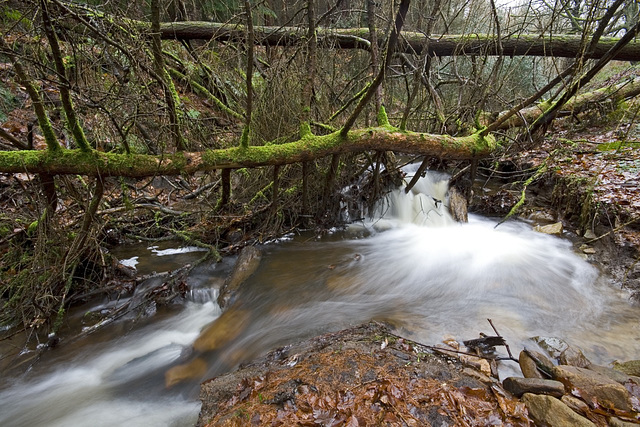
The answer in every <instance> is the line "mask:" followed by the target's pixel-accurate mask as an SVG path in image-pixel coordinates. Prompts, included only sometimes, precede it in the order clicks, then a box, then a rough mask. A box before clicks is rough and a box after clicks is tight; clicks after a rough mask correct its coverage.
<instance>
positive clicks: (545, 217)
mask: <svg viewBox="0 0 640 427" xmlns="http://www.w3.org/2000/svg"><path fill="white" fill-rule="evenodd" d="M529 219H530V220H531V221H539V222H543V221H544V222H551V221H553V220H554V219H555V218H554V217H553V214H552V213H551V212H546V211H535V212H532V213H531V214H530V215H529Z"/></svg>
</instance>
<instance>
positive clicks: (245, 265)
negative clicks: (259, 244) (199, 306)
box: [218, 246, 262, 309]
mask: <svg viewBox="0 0 640 427" xmlns="http://www.w3.org/2000/svg"><path fill="white" fill-rule="evenodd" d="M261 260H262V252H261V251H260V250H259V249H258V248H256V247H255V246H246V247H244V248H242V250H241V251H240V255H238V260H237V261H236V264H235V265H234V266H233V270H232V271H231V274H230V275H229V277H228V278H227V280H225V282H224V284H223V285H222V288H221V289H220V295H219V296H218V305H219V306H220V308H222V309H224V308H225V307H227V306H228V305H230V304H231V303H232V302H233V301H234V300H235V298H236V296H237V293H238V291H239V289H240V287H241V286H242V284H243V283H245V281H246V280H247V279H248V278H249V277H251V275H252V274H253V273H255V271H256V270H257V269H258V267H259V266H260V261H261Z"/></svg>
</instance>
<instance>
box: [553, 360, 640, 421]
mask: <svg viewBox="0 0 640 427" xmlns="http://www.w3.org/2000/svg"><path fill="white" fill-rule="evenodd" d="M553 373H554V378H555V379H556V380H558V381H561V382H562V383H563V384H564V385H565V387H566V388H567V389H568V390H571V393H572V394H574V395H577V396H579V397H580V398H581V399H582V400H584V401H585V402H587V404H589V405H590V406H591V407H596V406H602V407H603V408H607V409H613V408H615V409H618V410H622V411H627V412H630V411H632V405H631V401H630V397H631V396H630V395H629V392H628V391H627V389H626V388H625V387H624V386H623V385H621V384H619V383H617V382H616V381H614V380H612V379H611V378H609V377H607V376H605V375H602V374H599V373H597V372H595V371H591V370H589V369H585V368H578V367H575V366H568V365H559V366H556V367H555V368H554V370H553Z"/></svg>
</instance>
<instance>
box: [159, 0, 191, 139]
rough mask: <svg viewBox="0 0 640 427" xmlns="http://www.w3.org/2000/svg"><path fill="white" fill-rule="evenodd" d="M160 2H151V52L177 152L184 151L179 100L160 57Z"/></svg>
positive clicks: (160, 0)
mask: <svg viewBox="0 0 640 427" xmlns="http://www.w3.org/2000/svg"><path fill="white" fill-rule="evenodd" d="M161 3H162V0H151V50H152V52H153V59H154V68H155V73H156V74H157V76H158V79H159V80H160V84H161V85H162V87H163V89H164V97H165V102H166V103H167V110H168V112H169V129H170V130H171V136H172V138H173V141H174V144H175V146H176V149H177V150H178V151H182V150H184V148H185V147H184V138H183V136H182V130H181V129H180V128H181V126H180V115H179V114H178V105H179V104H180V99H179V97H178V93H177V91H176V88H175V86H174V84H173V80H172V79H171V76H170V75H169V73H168V72H167V70H166V68H165V65H164V58H163V56H162V41H161V38H160V9H161Z"/></svg>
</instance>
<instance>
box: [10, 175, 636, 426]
mask: <svg viewBox="0 0 640 427" xmlns="http://www.w3.org/2000/svg"><path fill="white" fill-rule="evenodd" d="M431 177H432V176H428V177H427V179H423V180H421V181H420V182H419V185H418V186H416V188H414V190H413V191H412V192H411V193H410V194H409V195H404V194H403V193H402V192H401V191H398V192H396V193H393V194H391V195H390V197H389V201H388V202H387V203H386V204H384V205H383V206H381V207H380V211H379V215H378V216H377V217H376V218H375V219H372V220H370V221H367V222H366V223H363V224H354V225H353V226H352V227H350V229H349V230H348V231H347V232H345V233H337V234H336V235H334V236H329V237H325V238H322V239H320V238H315V239H314V238H312V239H311V241H309V236H304V237H298V238H292V239H291V240H290V241H285V242H281V243H279V244H277V245H271V246H267V247H266V248H265V256H264V258H263V262H262V264H261V267H260V269H259V270H258V272H257V273H256V274H255V275H254V276H252V277H251V278H250V279H249V283H248V284H249V286H248V287H247V288H246V289H247V290H246V292H244V293H243V294H241V295H240V296H239V297H238V300H239V301H240V303H238V307H239V308H240V309H242V310H248V311H250V312H251V315H250V318H249V320H248V321H247V322H246V324H243V325H241V327H242V328H243V331H242V333H241V334H240V335H239V336H238V338H237V339H236V340H235V341H233V342H231V343H230V344H229V345H228V346H226V347H224V348H222V349H220V350H218V351H216V352H214V353H213V354H209V355H207V357H208V358H209V363H210V370H209V375H217V374H220V373H222V372H224V370H226V369H229V367H230V366H229V365H230V364H233V363H236V362H238V361H242V360H248V359H250V358H252V357H255V356H256V355H258V354H260V353H263V352H265V351H267V350H269V349H271V348H274V347H276V346H278V345H283V344H285V343H287V342H290V341H291V340H292V339H297V338H301V337H307V336H310V335H313V334H316V333H320V332H324V331H329V330H337V329H340V328H343V327H346V326H350V325H356V324H359V323H361V322H366V321H369V320H371V319H378V320H384V321H388V322H390V323H392V324H393V325H395V326H396V327H397V328H398V330H399V332H400V333H402V334H404V335H407V336H409V337H410V338H413V339H416V340H419V341H421V342H424V343H427V344H431V343H437V342H439V341H441V340H442V339H443V338H444V337H445V336H449V335H451V336H454V337H456V338H458V339H460V340H464V339H471V338H476V337H477V336H478V333H479V332H481V331H482V332H486V333H492V330H491V329H490V326H489V324H488V323H487V321H486V319H487V318H491V319H492V320H493V322H494V324H495V325H496V327H497V328H498V329H499V331H500V332H501V333H502V334H503V335H504V336H505V337H506V339H507V341H508V343H509V344H510V345H511V348H512V349H513V350H514V352H518V351H519V350H520V349H521V348H522V347H523V346H525V345H531V342H530V341H528V338H530V337H532V336H535V335H544V336H558V337H562V338H564V339H566V340H567V341H568V342H569V343H571V344H574V345H578V346H580V348H582V349H583V350H584V351H585V353H586V354H587V356H588V357H589V358H591V359H592V360H593V361H594V362H597V363H602V364H606V363H609V362H611V361H612V360H613V359H618V360H626V359H632V358H636V357H637V354H639V350H640V342H639V340H638V338H639V337H640V333H639V332H640V331H638V328H639V325H640V315H639V314H638V310H637V309H636V308H635V307H632V306H631V305H630V304H628V303H627V301H626V296H625V295H624V294H623V293H621V292H618V291H615V290H614V289H613V288H611V287H610V286H609V285H608V284H607V282H606V280H604V279H603V278H599V275H598V272H597V271H596V269H595V268H593V267H592V266H590V265H589V264H588V263H587V262H585V261H584V260H583V259H582V258H580V257H579V256H577V255H575V254H574V253H573V252H572V251H571V245H570V244H569V243H568V242H567V241H565V240H562V239H559V238H555V237H551V236H546V235H543V234H539V233H536V232H534V231H532V230H531V229H530V227H529V226H527V225H526V224H521V223H507V224H503V225H501V226H500V227H498V228H494V226H495V223H494V222H492V221H489V220H487V219H482V218H478V217H473V216H472V217H471V220H470V223H469V224H464V225H461V224H456V223H453V222H452V221H451V220H450V218H449V216H448V214H447V212H446V208H445V207H444V205H445V204H446V200H445V197H444V191H446V189H445V188H444V187H443V185H442V183H438V182H437V179H436V180H435V181H436V182H434V180H432V179H431ZM436 178H437V176H436ZM214 273H215V272H214ZM214 273H211V274H212V275H215V274H214ZM219 282H220V279H219V278H218V279H217V281H216V280H213V279H212V278H211V277H208V276H207V275H206V274H205V275H203V274H200V275H198V276H195V275H194V276H192V277H191V278H190V281H189V284H190V285H191V286H193V287H194V288H198V289H200V290H199V291H195V293H196V294H198V295H206V296H207V297H206V298H204V299H203V298H192V302H190V303H188V304H187V305H186V306H185V308H184V309H183V310H182V311H180V312H177V313H169V314H165V315H164V317H162V318H161V319H159V320H156V321H154V322H152V323H151V322H147V323H146V324H144V323H143V324H141V325H140V327H139V328H138V329H136V330H133V331H127V330H124V331H123V330H122V329H118V325H114V326H112V327H109V328H105V329H106V330H105V331H104V332H102V333H103V334H104V335H103V336H102V337H100V336H98V337H97V338H96V337H94V338H92V339H91V340H90V341H89V340H88V341H87V342H86V343H84V344H82V343H80V344H82V346H79V347H77V349H68V350H65V344H64V342H63V343H62V344H61V347H60V348H59V349H55V350H52V351H49V352H47V353H45V355H44V357H43V360H41V361H40V362H39V363H38V364H37V365H36V366H35V368H34V369H33V370H31V371H30V372H27V373H25V374H24V375H22V376H20V377H17V378H2V379H1V380H0V381H1V382H0V425H2V426H37V425H52V426H84V425H86V426H120V425H127V426H146V425H149V426H162V425H167V426H174V425H175V426H182V425H193V423H194V422H195V419H196V417H197V413H198V409H199V404H198V402H197V400H196V398H195V395H194V394H190V393H188V391H189V390H188V388H178V389H171V390H168V391H167V390H165V389H164V384H163V378H164V371H165V370H166V368H167V366H169V365H171V364H172V363H175V362H176V361H177V360H178V358H179V357H180V354H181V352H182V349H183V348H184V347H188V346H189V345H190V343H192V342H193V340H194V339H195V338H196V336H197V335H198V333H199V331H200V330H201V329H202V328H203V327H204V326H205V325H206V324H208V323H209V322H211V321H212V320H214V319H215V318H216V317H217V316H218V315H219V309H218V308H217V306H215V305H214V303H212V302H211V301H210V299H211V298H213V296H215V292H213V293H212V292H210V291H208V288H210V287H213V288H215V287H216V286H219ZM65 351H66V353H65ZM238 354H241V355H242V356H241V357H240V358H238V356H237V355H238ZM232 355H233V356H232ZM230 360H233V362H229V361H230ZM507 363H511V362H507ZM507 369H508V367H507Z"/></svg>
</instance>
